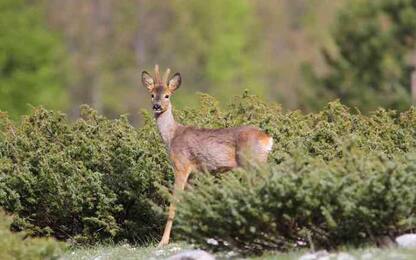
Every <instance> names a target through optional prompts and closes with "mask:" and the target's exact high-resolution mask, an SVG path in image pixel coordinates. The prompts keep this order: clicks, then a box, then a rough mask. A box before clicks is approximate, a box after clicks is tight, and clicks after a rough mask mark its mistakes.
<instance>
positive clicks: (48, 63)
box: [0, 0, 67, 118]
mask: <svg viewBox="0 0 416 260" xmlns="http://www.w3.org/2000/svg"><path fill="white" fill-rule="evenodd" d="M43 18H44V14H43V13H42V11H41V9H39V8H38V7H37V6H33V5H30V4H29V3H28V2H26V1H23V0H1V1H0V110H3V111H7V112H8V113H9V114H10V116H11V117H12V118H17V116H18V115H20V114H23V113H25V112H27V111H28V110H29V109H30V107H29V104H32V105H40V104H44V105H46V106H47V107H50V108H57V109H66V105H67V102H66V101H67V100H66V92H65V83H66V75H65V51H64V45H63V43H62V42H61V41H60V40H59V38H58V37H57V36H56V35H55V34H53V33H51V32H50V31H48V30H47V26H46V23H45V20H44V19H43Z"/></svg>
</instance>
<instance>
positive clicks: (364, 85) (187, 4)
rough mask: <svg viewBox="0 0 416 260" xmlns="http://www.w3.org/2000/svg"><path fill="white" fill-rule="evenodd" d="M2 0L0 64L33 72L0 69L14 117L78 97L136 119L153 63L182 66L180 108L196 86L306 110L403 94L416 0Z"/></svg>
mask: <svg viewBox="0 0 416 260" xmlns="http://www.w3.org/2000/svg"><path fill="white" fill-rule="evenodd" d="M1 2H2V5H3V6H4V7H2V8H1V9H0V17H1V18H0V19H1V20H2V23H1V30H2V31H1V36H0V37H2V39H3V38H6V37H7V38H9V39H10V40H2V41H1V43H0V44H1V46H6V47H1V49H0V57H2V58H1V61H0V63H1V64H6V62H5V61H6V60H7V59H5V58H3V57H23V58H19V60H24V61H25V62H26V63H27V62H30V63H32V65H33V68H35V69H33V70H32V72H33V71H43V74H42V75H43V78H42V79H33V80H32V81H31V82H32V83H31V85H28V86H30V88H29V87H28V86H25V87H22V86H24V85H25V84H27V83H25V82H22V80H21V79H18V78H16V77H11V76H7V77H8V79H7V80H5V79H2V81H1V83H0V86H1V89H0V100H2V101H1V107H0V109H1V110H6V111H10V113H14V114H15V115H18V114H22V113H24V112H25V110H24V108H25V106H26V104H27V103H31V104H39V103H42V104H45V105H48V106H50V107H54V108H60V109H65V110H66V111H67V112H68V113H69V114H70V115H71V116H72V117H76V116H77V115H78V114H79V105H80V104H83V103H87V104H90V105H92V106H93V107H94V108H96V109H97V110H98V111H100V112H102V113H104V114H105V115H107V116H110V117H114V116H117V115H118V114H121V113H129V114H130V116H129V119H130V120H131V121H132V122H133V123H134V124H137V123H139V120H140V118H139V117H138V115H137V111H138V110H139V109H140V108H147V107H149V103H148V102H149V97H148V93H147V92H146V90H145V89H144V88H143V87H141V85H140V81H139V74H140V71H141V70H152V68H153V66H154V64H155V63H159V64H160V65H161V67H162V68H163V69H165V68H166V67H167V66H169V67H171V68H172V69H173V70H174V71H179V72H181V73H182V75H183V79H184V80H183V87H182V89H181V90H179V91H178V92H177V95H176V96H175V98H174V102H175V103H176V105H177V106H178V107H183V106H193V105H195V103H196V96H195V92H197V91H203V92H207V93H209V94H211V95H214V96H215V97H217V98H218V99H219V100H220V101H221V102H222V103H226V102H227V101H228V100H229V99H230V98H231V97H233V96H235V95H238V94H240V93H241V92H242V91H243V90H244V89H249V90H250V91H251V92H253V93H256V94H259V95H261V96H263V97H265V98H267V99H269V100H271V101H277V102H280V103H282V105H283V106H284V107H285V108H288V109H296V108H300V109H302V110H305V111H311V110H316V109H319V108H321V107H322V105H323V104H324V103H326V102H328V101H329V100H332V99H334V98H341V100H342V102H344V103H346V104H348V105H352V106H357V107H358V108H359V109H360V110H362V111H368V110H370V109H373V108H374V107H376V106H386V107H391V108H396V109H402V108H404V107H406V106H408V105H409V104H410V91H409V89H410V82H409V80H410V73H411V71H412V64H414V63H415V62H416V61H412V59H413V60H416V58H414V57H415V55H414V54H412V53H414V51H413V50H414V34H415V28H416V27H415V26H414V25H415V24H414V23H415V22H416V19H414V17H415V10H416V9H415V6H416V0H395V1H388V0H376V1H370V0H354V1H347V0H339V1H327V0H270V1H261V0H242V1H233V0H223V1H221V0H213V1H208V2H207V1H198V0H188V1H185V0H172V1H162V0H156V1H145V0H134V1H131V0H119V1H113V0H88V1H85V0H72V1H65V0H42V1H37V2H36V4H34V2H33V1H28V0H19V1H11V0H2V1H1ZM7 6H8V8H6V7H7ZM11 6H15V7H14V8H11ZM13 12H15V13H14V15H12V13H13ZM16 12H19V15H16ZM24 17H31V18H30V19H34V20H36V21H31V22H26V23H23V22H22V21H25V20H30V19H29V18H24ZM17 21H20V22H17ZM17 24H19V25H17ZM20 24H25V25H24V26H23V25H20ZM19 26H20V27H22V29H19V30H22V33H16V32H17V31H16V30H15V29H14V28H15V27H16V28H17V27H19ZM32 27H33V28H32ZM24 30H26V32H25V33H23V31H24ZM3 31H4V33H3ZM7 35H9V36H7ZM55 35H60V36H61V37H60V39H57V38H56V36H55ZM12 37H15V38H12ZM23 38H27V39H23ZM31 41H36V44H34V43H32V44H30V42H31ZM23 43H24V44H23ZM7 46H12V47H7ZM19 46H20V47H19ZM39 46H41V47H39ZM62 46H63V47H62ZM18 47H19V48H21V49H19V48H18ZM41 48H44V49H46V51H45V50H40V49H41ZM26 49H30V50H32V52H29V51H28V50H26ZM62 50H64V51H62ZM321 50H323V51H321ZM30 53H32V54H30ZM58 54H59V55H62V56H66V58H65V57H62V58H58V59H57V58H56V57H58V56H59V55H58ZM25 55H26V56H25ZM412 55H413V57H412ZM13 59H15V58H13ZM41 61H43V63H42V62H41ZM45 64H49V65H50V67H48V65H45ZM66 65H68V66H67V67H65V66H66ZM1 66H5V65H1ZM46 68H50V69H49V70H48V69H46ZM3 71H4V72H3ZM19 71H20V70H19ZM29 71H30V70H29ZM45 71H47V73H46V72H45ZM65 71H66V73H67V75H70V77H67V78H65V76H64V75H65V73H64V72H65ZM69 71H70V72H69ZM6 72H7V70H6V69H4V68H3V67H2V74H1V76H0V77H5V75H8V74H7V73H6ZM19 73H20V72H19ZM27 73H29V72H27ZM17 74H18V73H17ZM17 74H16V75H17ZM33 74H35V75H38V76H37V77H40V76H39V74H41V73H33ZM58 75H59V76H58ZM61 75H62V76H61ZM32 77H33V76H32ZM48 80H49V81H48ZM40 86H42V87H40ZM11 93H15V94H13V95H14V96H13V98H11V97H12V94H11ZM65 96H67V97H68V100H69V102H65ZM3 100H5V101H3ZM65 104H68V106H66V105H65Z"/></svg>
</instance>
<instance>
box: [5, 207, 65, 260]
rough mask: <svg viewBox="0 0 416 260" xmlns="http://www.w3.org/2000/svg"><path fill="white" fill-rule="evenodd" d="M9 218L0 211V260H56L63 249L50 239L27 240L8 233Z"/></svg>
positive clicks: (17, 234)
mask: <svg viewBox="0 0 416 260" xmlns="http://www.w3.org/2000/svg"><path fill="white" fill-rule="evenodd" d="M10 223H11V220H10V217H7V216H6V215H5V214H4V213H3V212H1V211H0V259H16V260H32V259H33V260H37V259H38V260H41V259H58V257H59V255H60V254H62V252H63V249H64V247H65V245H64V244H62V243H58V242H56V241H54V240H52V239H40V238H29V237H27V235H26V234H25V233H12V232H11V231H10Z"/></svg>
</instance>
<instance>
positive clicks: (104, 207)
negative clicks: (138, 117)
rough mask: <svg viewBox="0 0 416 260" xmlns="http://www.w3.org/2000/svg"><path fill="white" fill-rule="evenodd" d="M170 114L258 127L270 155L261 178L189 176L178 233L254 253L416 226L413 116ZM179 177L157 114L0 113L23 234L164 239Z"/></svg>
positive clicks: (257, 108) (2, 147)
mask: <svg viewBox="0 0 416 260" xmlns="http://www.w3.org/2000/svg"><path fill="white" fill-rule="evenodd" d="M175 114H176V117H177V119H178V121H180V122H181V123H184V124H192V125H196V126H200V127H230V126H236V125H243V124H245V125H247V124H252V125H257V126H259V127H261V128H262V129H264V130H265V131H267V132H268V133H270V134H271V135H272V136H273V139H274V141H275V145H274V148H273V151H272V153H271V155H270V159H269V162H270V164H269V166H268V167H267V168H266V169H262V170H256V169H253V170H251V171H248V172H236V173H229V174H225V175H224V177H222V178H212V177H210V176H209V175H204V174H194V175H193V176H194V177H195V176H197V178H196V179H197V180H195V181H193V183H194V185H193V188H192V192H185V193H184V194H183V195H184V197H183V202H182V203H181V204H180V206H179V207H178V217H177V219H176V221H177V222H175V226H174V233H173V234H174V235H175V234H176V235H177V234H180V236H181V237H183V238H185V239H189V240H191V241H193V242H196V243H199V244H201V245H206V243H205V241H206V239H209V238H215V239H217V240H218V241H220V245H219V246H218V247H217V248H228V249H230V248H231V249H233V250H236V251H242V252H258V251H261V250H264V249H280V250H284V249H289V248H292V247H295V246H299V245H297V244H298V243H300V242H304V243H306V246H311V244H313V245H315V246H317V247H336V246H338V245H341V244H345V243H352V244H360V243H362V242H364V241H368V240H371V239H373V240H376V239H377V238H378V237H379V236H382V235H394V234H396V233H401V232H404V231H407V230H411V229H414V228H415V223H414V217H413V216H414V215H415V209H414V207H415V206H414V205H416V204H415V197H414V195H413V194H412V193H411V192H412V191H413V190H414V188H415V177H414V176H415V174H416V173H415V167H416V163H415V160H416V159H415V158H416V156H415V154H416V149H415V148H416V109H415V108H410V109H409V110H408V111H405V112H403V113H400V114H399V113H396V112H394V111H386V110H384V109H379V110H377V111H375V112H374V113H371V114H369V115H368V116H365V115H362V114H360V113H359V112H358V111H357V112H351V111H350V110H349V109H348V108H347V107H345V106H343V105H341V104H340V103H338V102H332V103H329V104H328V106H327V107H325V108H324V109H323V110H322V111H321V112H319V113H316V114H302V113H301V112H299V111H294V112H284V111H282V109H281V108H280V107H279V106H278V105H275V104H266V103H265V102H263V101H261V100H259V99H258V98H256V97H254V96H250V95H248V94H247V93H245V94H244V95H243V96H241V97H237V98H236V99H235V100H234V101H233V102H232V103H231V104H230V105H229V106H227V107H226V108H225V109H224V108H222V107H220V105H219V104H218V102H217V101H216V100H215V99H213V98H211V97H209V96H207V95H202V98H201V106H200V107H199V108H197V109H185V110H182V111H175ZM198 176H199V177H198ZM172 177H173V176H172V169H171V167H170V164H169V161H168V159H167V156H166V150H165V148H164V146H163V144H162V142H161V139H160V137H159V134H158V132H157V129H156V126H155V124H154V120H153V118H152V117H151V116H150V115H148V114H145V122H144V126H143V127H141V128H139V129H135V128H133V127H132V126H131V125H130V124H129V123H128V122H127V119H126V118H125V117H121V118H119V119H115V120H109V119H106V118H104V117H102V116H99V115H97V114H96V113H95V112H94V111H92V110H91V109H89V108H86V107H84V108H83V116H82V118H80V119H79V120H77V121H75V122H69V121H68V119H67V118H66V117H65V116H64V115H63V114H60V113H56V112H51V111H47V110H45V109H42V108H36V109H34V110H33V112H32V114H30V115H29V116H26V117H25V118H23V120H22V121H21V123H19V124H16V123H12V122H10V121H9V120H8V119H7V117H6V116H5V115H3V114H0V206H1V207H4V208H5V209H6V210H8V211H10V212H13V213H14V214H15V215H16V218H15V219H14V222H13V228H14V229H15V230H22V229H24V230H26V231H27V232H29V233H30V234H33V235H53V236H55V237H57V238H60V239H74V240H75V241H79V242H94V241H98V240H99V241H103V240H109V239H112V240H115V241H118V240H122V239H128V240H130V241H134V242H143V241H148V240H149V239H152V238H153V239H158V238H160V235H161V231H162V230H161V229H162V228H163V224H164V222H165V216H164V214H163V211H161V209H162V208H165V206H166V203H167V200H166V199H164V196H162V195H163V193H162V192H161V191H160V189H159V187H160V186H170V184H171V183H172ZM201 205H204V206H203V207H202V206H201Z"/></svg>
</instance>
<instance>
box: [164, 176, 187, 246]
mask: <svg viewBox="0 0 416 260" xmlns="http://www.w3.org/2000/svg"><path fill="white" fill-rule="evenodd" d="M189 174H190V170H189V169H187V170H182V171H175V184H174V186H173V193H172V202H171V203H170V206H169V212H168V220H167V222H166V226H165V231H164V232H163V236H162V240H161V241H160V243H159V247H160V246H164V245H167V244H168V243H169V239H170V233H171V230H172V224H173V218H174V217H175V211H176V203H177V202H178V198H177V195H178V192H181V191H183V190H184V188H185V184H186V181H187V180H188V177H189Z"/></svg>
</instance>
